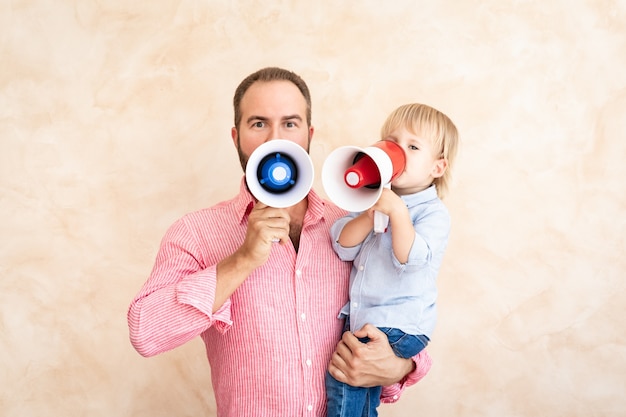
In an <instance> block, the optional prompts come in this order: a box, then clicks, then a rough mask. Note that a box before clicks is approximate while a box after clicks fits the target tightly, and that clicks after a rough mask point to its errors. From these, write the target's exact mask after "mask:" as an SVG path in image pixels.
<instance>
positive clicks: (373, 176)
mask: <svg viewBox="0 0 626 417" xmlns="http://www.w3.org/2000/svg"><path fill="white" fill-rule="evenodd" d="M405 165H406V155H405V154H404V150H402V148H401V147H400V145H398V144H397V143H395V142H392V141H389V140H382V141H379V142H376V143H375V144H374V145H372V146H369V147H367V148H359V147H356V146H342V147H340V148H337V149H335V150H334V151H333V152H331V153H330V155H328V157H327V158H326V160H325V161H324V165H323V166H322V185H323V186H324V190H325V191H326V194H327V195H328V198H329V199H330V200H331V201H332V202H333V203H335V204H336V205H337V206H339V207H341V208H342V209H344V210H347V211H352V212H359V211H365V210H367V209H369V208H370V207H372V206H373V205H374V204H375V203H376V202H377V201H378V199H379V198H380V195H381V194H382V192H383V188H384V187H388V186H390V184H391V181H393V180H394V179H395V178H396V177H398V176H399V175H400V174H401V173H402V172H403V171H404V167H405Z"/></svg>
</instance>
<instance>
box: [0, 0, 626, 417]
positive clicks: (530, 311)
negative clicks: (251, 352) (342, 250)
mask: <svg viewBox="0 0 626 417" xmlns="http://www.w3.org/2000/svg"><path fill="white" fill-rule="evenodd" d="M136 4H141V5H136ZM314 4H316V5H314ZM0 62H1V65H0V141H1V142H0V143H1V148H0V236H1V237H2V238H1V240H0V332H1V339H0V374H1V375H0V381H1V382H0V415H2V416H11V417H18V416H19V417H22V416H24V417H26V416H59V417H60V416H87V415H89V416H133V417H135V416H164V417H165V416H201V415H204V416H213V415H214V409H215V408H214V400H213V397H212V393H211V386H210V379H209V370H208V365H207V364H206V361H205V359H204V352H203V348H202V345H201V343H200V342H199V340H196V341H195V342H193V343H190V344H189V345H187V346H184V347H182V348H180V349H178V350H175V351H173V352H170V353H167V354H164V355H162V356H160V357H156V358H152V359H144V358H141V357H140V356H139V355H138V354H137V353H135V352H134V351H133V349H132V348H131V346H130V344H129V342H128V336H127V327H126V317H125V315H126V308H127V306H128V303H129V302H130V300H131V298H132V297H133V296H134V294H135V292H136V291H137V290H138V289H139V287H140V285H141V283H142V282H143V281H144V279H145V278H146V276H147V274H148V273H149V271H150V268H151V266H152V262H153V259H154V255H155V252H156V250H157V247H158V244H159V241H160V239H161V237H162V235H163V233H164V231H165V229H166V228H167V227H168V226H169V225H170V224H171V223H172V222H173V221H174V220H175V219H177V218H178V217H180V216H181V215H183V214H184V213H186V212H188V211H191V210H194V209H198V208H201V207H204V206H208V205H211V204H213V203H215V202H217V201H219V200H222V199H225V198H228V197H230V196H232V195H233V194H234V193H235V191H236V187H237V186H238V183H239V178H240V175H241V171H240V168H239V166H238V161H237V157H236V153H235V151H234V148H233V146H232V143H231V140H230V136H229V135H230V127H231V126H232V109H231V99H232V93H233V90H234V88H235V87H236V85H237V83H238V82H239V81H240V80H241V78H243V77H244V76H245V75H247V74H248V73H250V72H252V71H253V70H256V69H258V68H260V67H262V66H266V65H280V66H285V67H288V68H291V69H293V70H295V71H296V72H298V73H300V74H301V75H302V76H303V77H304V78H305V79H306V80H307V81H308V82H309V85H310V87H311V90H312V93H313V99H314V108H313V117H314V125H315V126H316V135H315V138H314V144H313V147H312V152H311V153H312V157H313V158H314V160H315V164H316V168H317V169H318V173H319V168H320V167H321V163H322V162H323V160H324V158H325V157H326V155H328V153H329V152H330V151H331V150H332V149H334V148H335V147H337V146H339V145H346V144H357V145H367V144H370V143H371V142H373V141H374V140H376V139H377V138H378V131H379V128H380V125H381V123H382V122H383V120H384V118H385V116H386V115H387V114H388V113H389V112H390V111H391V110H392V109H393V108H394V107H395V106H397V105H399V104H402V103H406V102H410V101H419V102H424V103H428V104H431V105H433V106H435V107H438V108H439V109H441V110H443V111H444V112H446V113H447V114H448V115H449V116H450V117H451V118H452V119H453V120H454V121H455V122H456V123H457V125H458V127H459V129H460V131H461V134H462V152H461V155H460V160H459V161H458V165H457V166H456V182H455V185H454V188H453V189H452V194H451V195H450V197H449V198H448V199H447V200H446V201H447V204H448V206H449V208H450V211H451V213H452V216H453V233H452V238H451V243H450V247H449V250H448V253H447V255H446V258H445V262H444V263H445V265H444V267H443V270H442V271H441V274H440V278H439V282H440V289H441V292H440V320H439V323H438V327H437V330H436V333H435V335H434V341H433V343H432V345H431V347H430V348H429V350H430V353H431V354H432V356H433V358H434V361H435V364H434V367H433V369H432V371H431V373H430V374H429V375H428V377H427V378H426V379H425V380H424V381H423V382H421V383H420V384H418V385H417V386H415V387H413V388H411V389H410V390H409V391H408V392H406V394H405V395H404V397H403V398H402V399H401V401H400V402H399V403H398V404H397V405H393V406H389V405H386V406H383V407H382V409H381V415H382V416H387V417H389V416H414V415H424V416H427V415H428V416H445V417H453V416H494V417H495V416H498V417H500V416H538V415H542V416H568V417H573V416H590V415H593V416H618V415H620V416H621V415H623V413H624V410H625V409H626V399H625V397H624V393H625V392H626V332H625V331H624V330H625V325H624V317H625V316H626V314H625V313H626V292H625V287H624V278H625V276H626V259H625V258H626V256H625V255H626V245H625V241H624V236H626V228H625V221H626V215H625V214H626V210H625V208H626V179H625V178H626V163H624V159H625V157H626V2H624V1H623V0H622V1H619V0H617V1H581V0H577V1H565V0H560V1H553V2H544V1H500V0H490V1H461V0H456V1H455V0H446V1H438V2H435V1H417V0H415V1H409V0H395V1H373V0H369V1H360V2H341V1H333V2H331V1H328V2H313V1H311V2H305V1H296V0H283V1H266V0H263V1H224V2H220V1H191V0H189V1H185V0H182V1H174V0H158V1H144V2H133V1H122V0H118V1H96V0H81V1H69V0H47V1H46V0H31V1H28V0H22V1H19V0H9V1H3V2H1V3H0ZM317 178H318V180H317V181H316V185H317V188H318V189H319V190H320V191H321V187H320V183H319V174H317Z"/></svg>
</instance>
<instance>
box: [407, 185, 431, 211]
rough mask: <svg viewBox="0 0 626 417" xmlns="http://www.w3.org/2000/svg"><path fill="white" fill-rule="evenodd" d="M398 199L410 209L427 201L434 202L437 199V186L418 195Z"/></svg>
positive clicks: (408, 195)
mask: <svg viewBox="0 0 626 417" xmlns="http://www.w3.org/2000/svg"><path fill="white" fill-rule="evenodd" d="M400 198H401V199H402V201H404V204H406V206H407V207H408V208H411V207H415V206H418V205H420V204H422V203H425V202H427V201H431V200H435V199H437V198H439V197H438V196H437V186H435V184H433V185H431V186H430V187H428V188H426V189H425V190H422V191H420V192H418V193H415V194H407V195H402V196H400Z"/></svg>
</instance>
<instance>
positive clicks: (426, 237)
mask: <svg viewBox="0 0 626 417" xmlns="http://www.w3.org/2000/svg"><path fill="white" fill-rule="evenodd" d="M381 138H382V139H383V140H391V141H393V142H396V143H397V144H398V145H400V146H401V147H402V148H403V149H404V152H405V154H406V166H405V170H404V172H403V173H402V174H400V175H399V176H398V177H397V178H396V179H394V180H392V182H391V189H388V188H385V189H384V190H383V192H382V195H381V196H380V198H379V199H378V201H377V202H376V203H375V204H374V206H373V207H371V208H370V209H369V210H367V211H365V212H363V213H351V214H349V215H347V216H345V217H343V218H340V219H339V220H337V221H336V222H335V224H334V225H333V226H332V228H331V235H332V240H333V247H334V249H335V252H336V253H337V255H338V256H339V257H340V258H341V259H342V260H344V261H353V267H352V273H351V276H350V302H349V303H347V304H346V305H345V306H344V307H343V309H342V310H341V312H340V314H339V317H340V318H342V317H345V319H346V330H349V329H352V331H357V333H355V336H357V337H359V338H360V339H361V341H362V342H363V343H367V341H368V339H367V338H366V337H364V338H361V336H365V335H359V334H358V330H359V329H361V328H362V327H363V326H364V325H365V324H366V323H371V324H373V325H374V326H376V327H378V328H379V329H380V330H381V331H383V332H384V333H385V334H386V335H387V337H388V338H389V342H390V344H391V347H392V348H393V350H394V353H395V354H396V355H397V356H399V357H402V358H410V357H412V356H414V355H416V354H418V353H419V352H420V351H421V350H422V349H424V348H425V347H426V345H427V344H428V342H429V341H430V337H431V335H432V332H433V329H434V326H435V321H436V316H437V313H436V299H437V287H436V278H437V274H438V271H439V267H440V266H441V261H442V258H443V254H444V251H445V249H446V246H447V244H448V235H449V232H450V216H449V214H448V210H447V209H446V207H445V206H444V204H443V203H442V201H441V200H440V197H441V198H443V195H444V194H445V192H446V191H447V190H448V186H449V182H450V168H451V167H452V164H453V162H454V158H455V156H456V153H457V146H458V132H457V129H456V127H455V125H454V124H453V123H452V121H451V120H450V119H449V118H448V117H447V116H446V115H445V114H443V113H441V112H440V111H438V110H436V109H434V108H432V107H429V106H426V105H423V104H406V105H403V106H400V107H398V108H397V109H396V110H394V111H393V112H392V113H391V114H390V115H389V117H388V118H387V120H386V121H385V123H384V124H383V127H382V129H381ZM374 211H379V212H382V213H384V214H386V215H388V216H389V226H388V227H387V230H386V231H385V232H384V233H375V232H374V231H373V226H374V222H373V218H374ZM381 390H382V387H373V388H362V387H352V386H349V385H347V384H343V383H341V382H339V381H337V380H336V379H334V378H333V377H332V376H331V375H330V373H328V372H327V375H326V391H327V397H328V417H339V416H341V417H347V416H355V417H361V416H365V415H367V416H377V415H378V413H377V410H376V409H377V407H378V405H379V403H380V393H381Z"/></svg>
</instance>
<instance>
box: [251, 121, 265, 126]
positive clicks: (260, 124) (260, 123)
mask: <svg viewBox="0 0 626 417" xmlns="http://www.w3.org/2000/svg"><path fill="white" fill-rule="evenodd" d="M263 125H264V123H263V122H255V123H254V124H253V125H252V126H254V127H263Z"/></svg>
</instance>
